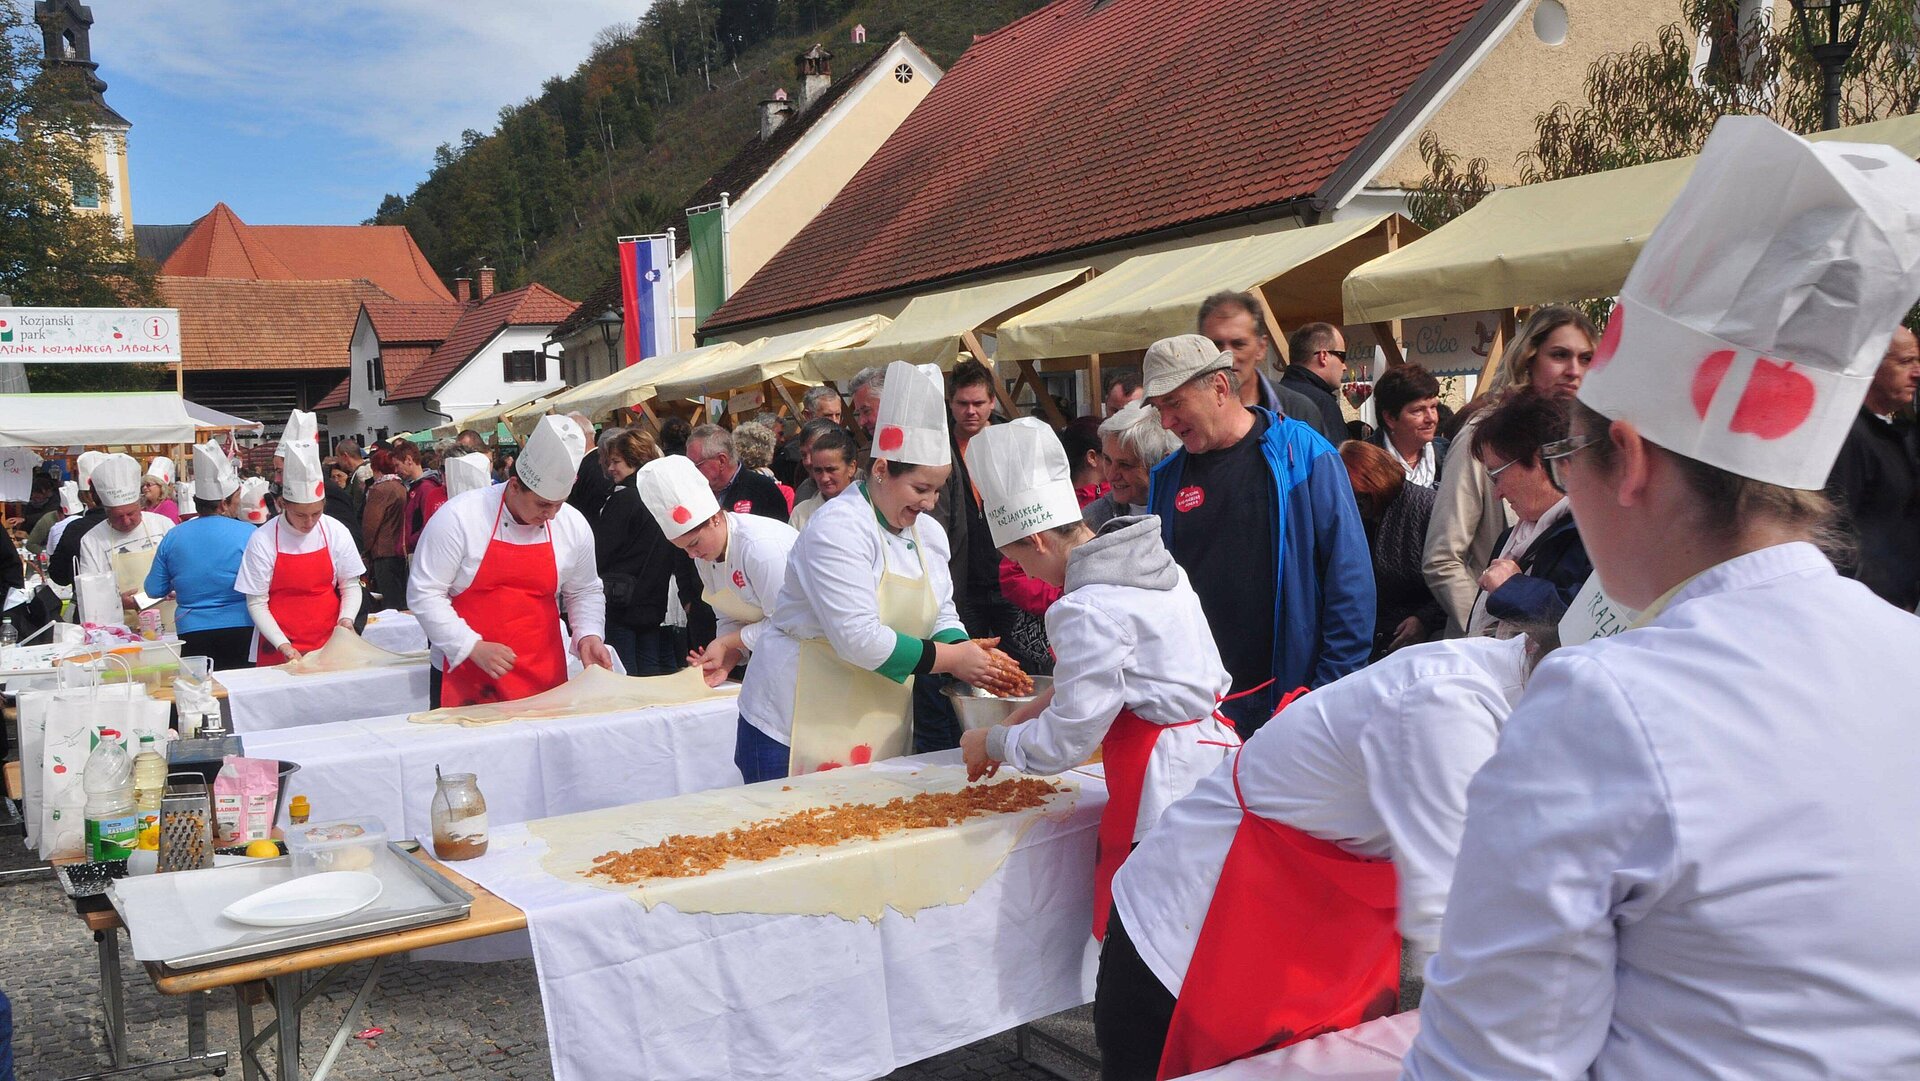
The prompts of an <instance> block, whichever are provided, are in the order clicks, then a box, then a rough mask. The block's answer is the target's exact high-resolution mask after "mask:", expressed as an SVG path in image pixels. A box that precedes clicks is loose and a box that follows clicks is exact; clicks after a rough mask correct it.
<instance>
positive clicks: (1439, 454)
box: [1367, 424, 1452, 490]
mask: <svg viewBox="0 0 1920 1081" xmlns="http://www.w3.org/2000/svg"><path fill="white" fill-rule="evenodd" d="M1367 442H1369V443H1372V444H1373V445H1374V446H1376V447H1379V448H1380V449H1381V450H1384V451H1386V452H1387V453H1388V454H1391V455H1393V460H1394V461H1396V462H1398V461H1401V460H1402V459H1401V457H1400V452H1399V451H1397V450H1395V449H1393V444H1392V443H1389V442H1387V426H1386V425H1384V424H1382V425H1381V426H1380V427H1378V428H1375V429H1374V430H1373V434H1372V435H1370V436H1368V437H1367ZM1451 446H1452V440H1449V439H1448V438H1447V437H1446V436H1444V435H1436V436H1434V437H1433V483H1432V484H1428V485H1425V486H1424V487H1428V488H1433V489H1435V490H1438V489H1439V487H1440V471H1441V470H1442V469H1445V468H1446V466H1447V449H1448V448H1449V447H1451Z"/></svg>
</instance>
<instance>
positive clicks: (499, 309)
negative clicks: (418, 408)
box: [380, 282, 574, 402]
mask: <svg viewBox="0 0 1920 1081" xmlns="http://www.w3.org/2000/svg"><path fill="white" fill-rule="evenodd" d="M573 309H574V302H573V301H571V300H568V299H567V298H566V297H563V296H561V295H560V294H559V293H556V292H554V291H553V290H551V289H549V288H547V287H546V286H544V285H541V284H540V283H539V282H534V283H533V284H531V285H523V286H521V287H520V288H518V289H514V290H510V291H508V292H505V293H495V294H494V295H492V296H490V297H488V298H487V299H486V300H483V301H481V302H480V303H478V304H473V305H470V306H468V307H467V308H466V310H465V311H464V312H461V313H460V318H459V320H458V321H457V322H456V323H454V325H453V328H452V329H451V330H450V331H449V332H448V333H447V336H446V340H445V341H442V342H441V343H440V344H439V345H437V346H436V347H435V348H434V350H433V352H432V353H431V354H430V355H429V356H427V357H426V359H425V360H424V361H422V362H420V363H419V364H418V365H417V366H415V367H414V368H413V370H411V371H409V372H407V373H406V374H405V375H404V376H402V375H396V374H395V371H394V368H393V365H392V363H391V361H384V363H385V367H386V373H387V387H388V390H387V400H388V401H390V402H404V401H416V400H418V399H421V398H429V397H432V396H433V393H434V392H435V391H437V390H439V389H440V385H441V384H442V383H445V382H446V381H447V380H448V379H449V378H451V377H452V376H453V374H454V373H455V372H457V371H459V370H460V369H461V368H462V367H463V366H465V364H466V363H467V361H469V360H472V359H473V355H474V354H475V353H477V352H479V351H480V347H481V346H483V345H485V344H487V343H488V342H490V341H492V340H493V337H494V335H496V334H498V333H500V332H501V331H502V330H504V329H506V328H507V327H519V326H556V325H558V324H559V323H560V321H561V320H563V319H565V318H566V317H567V316H568V315H569V314H570V313H571V312H572V311H573ZM380 355H381V357H382V358H386V357H389V356H390V355H391V354H389V353H388V351H387V350H386V348H385V343H384V339H383V341H382V349H381V354H380Z"/></svg>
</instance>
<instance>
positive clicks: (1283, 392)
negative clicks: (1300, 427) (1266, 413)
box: [1254, 372, 1347, 447]
mask: <svg viewBox="0 0 1920 1081" xmlns="http://www.w3.org/2000/svg"><path fill="white" fill-rule="evenodd" d="M1254 378H1256V379H1258V380H1260V401H1259V403H1258V404H1259V405H1261V406H1262V407H1264V408H1267V409H1270V410H1272V411H1273V412H1274V414H1275V415H1277V416H1282V417H1291V418H1292V419H1294V420H1297V421H1299V422H1300V423H1302V424H1304V425H1306V426H1307V427H1309V428H1312V429H1313V430H1314V431H1316V432H1319V433H1320V434H1321V435H1322V436H1325V437H1326V440H1327V442H1329V443H1332V444H1333V445H1334V446H1336V447H1338V446H1339V445H1340V444H1341V442H1343V441H1344V440H1345V439H1346V438H1347V425H1346V423H1345V422H1344V421H1343V422H1341V423H1340V425H1339V426H1338V427H1332V428H1329V427H1328V426H1327V417H1326V414H1324V413H1322V412H1320V403H1319V402H1317V401H1315V400H1314V399H1312V398H1309V397H1307V396H1306V395H1305V394H1302V393H1300V392H1299V391H1297V390H1295V389H1293V388H1292V387H1289V386H1286V385H1285V384H1284V383H1283V384H1281V385H1278V386H1276V385H1274V383H1273V381H1272V380H1270V379H1268V378H1267V377H1266V376H1264V375H1261V374H1260V373H1259V372H1255V373H1254Z"/></svg>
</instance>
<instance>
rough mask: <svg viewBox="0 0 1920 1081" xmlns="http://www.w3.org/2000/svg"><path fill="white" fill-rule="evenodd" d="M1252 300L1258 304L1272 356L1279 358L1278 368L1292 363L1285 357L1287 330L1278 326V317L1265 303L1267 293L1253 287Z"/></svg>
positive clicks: (1264, 289)
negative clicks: (1271, 346) (1271, 347)
mask: <svg viewBox="0 0 1920 1081" xmlns="http://www.w3.org/2000/svg"><path fill="white" fill-rule="evenodd" d="M1252 292H1253V296H1254V299H1256V300H1258V301H1259V302H1260V322H1261V324H1262V325H1263V326H1265V327H1266V328H1267V338H1268V340H1270V341H1272V342H1273V352H1274V355H1276V356H1278V357H1279V358H1280V367H1282V368H1285V367H1286V366H1287V365H1288V364H1291V363H1293V361H1292V359H1291V358H1289V357H1288V355H1287V328H1286V327H1284V326H1281V325H1280V317H1279V316H1277V315H1275V314H1273V305H1271V304H1269V303H1267V291H1266V288H1265V287H1264V286H1259V285H1256V286H1254V287H1253V290H1252Z"/></svg>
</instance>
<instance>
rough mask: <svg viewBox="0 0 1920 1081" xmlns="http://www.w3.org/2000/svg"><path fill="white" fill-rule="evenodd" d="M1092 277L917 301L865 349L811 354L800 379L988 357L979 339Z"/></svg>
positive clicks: (1043, 278)
mask: <svg viewBox="0 0 1920 1081" xmlns="http://www.w3.org/2000/svg"><path fill="white" fill-rule="evenodd" d="M1091 274H1092V272H1091V271H1090V270H1088V269H1087V268H1086V267H1074V268H1072V269H1068V270H1053V271H1048V272H1046V273H1044V274H1032V275H1028V276H1026V277H1023V278H1013V279H1011V280H1008V281H996V282H988V283H986V284H984V285H969V286H963V287H961V288H958V289H948V290H945V291H943V292H939V293H930V294H928V295H926V296H922V297H915V298H913V299H912V300H910V301H908V302H907V306H906V307H905V308H904V309H902V310H901V312H900V314H899V315H897V316H895V317H894V320H893V323H892V324H891V325H889V326H888V327H887V328H886V329H884V330H882V331H880V333H878V334H875V335H874V336H873V337H872V338H870V339H868V341H867V343H866V344H865V345H860V346H853V347H851V348H844V349H816V350H814V351H812V352H810V353H808V354H807V356H806V359H805V361H804V362H803V363H802V364H801V366H800V373H801V378H803V379H805V380H808V381H811V382H815V383H824V382H827V381H828V380H834V381H845V380H848V379H852V378H853V377H854V376H855V375H857V374H859V372H860V369H862V368H866V367H871V366H875V365H885V364H888V363H890V362H892V361H896V360H904V361H906V362H908V363H909V364H937V365H939V366H940V367H941V368H943V369H947V368H952V367H953V365H954V361H955V359H956V358H957V357H958V356H959V355H960V354H961V353H962V352H968V353H971V354H973V355H974V356H984V355H985V353H984V351H983V350H982V348H981V345H980V341H979V335H981V334H993V333H995V332H996V331H997V330H998V329H999V327H1000V324H1001V323H1002V322H1004V321H1005V320H1007V319H1009V318H1011V317H1012V316H1014V315H1015V314H1017V313H1019V312H1022V311H1025V310H1027V309H1028V308H1031V307H1033V306H1035V305H1036V304H1044V303H1046V302H1047V301H1050V300H1052V299H1054V298H1055V297H1057V296H1059V295H1060V294H1062V293H1064V292H1066V291H1067V290H1069V289H1072V288H1073V287H1074V286H1076V285H1079V284H1080V283H1082V282H1085V281H1086V280H1088V278H1089V277H1090V276H1091Z"/></svg>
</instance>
